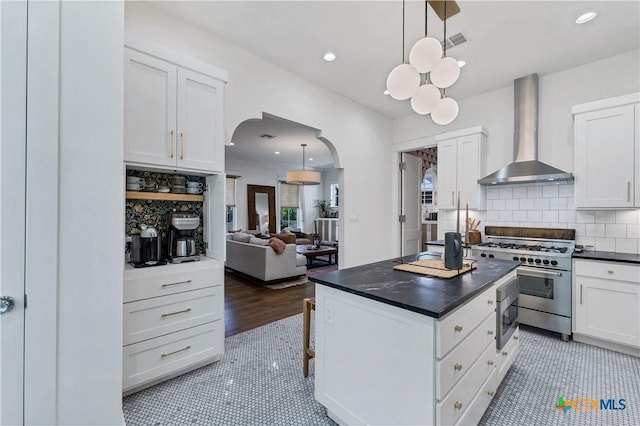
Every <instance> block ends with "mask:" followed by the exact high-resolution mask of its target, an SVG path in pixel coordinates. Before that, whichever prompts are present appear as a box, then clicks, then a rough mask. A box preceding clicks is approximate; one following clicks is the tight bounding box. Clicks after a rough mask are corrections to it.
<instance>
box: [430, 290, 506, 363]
mask: <svg viewBox="0 0 640 426" xmlns="http://www.w3.org/2000/svg"><path fill="white" fill-rule="evenodd" d="M495 309H496V287H495V285H494V286H491V287H490V288H489V289H488V290H486V291H484V292H483V293H481V294H480V295H479V296H477V297H475V298H474V299H472V300H471V301H470V302H468V303H466V304H465V305H463V306H462V307H461V308H459V309H458V310H456V311H455V312H453V313H451V314H450V315H447V316H446V317H444V318H443V319H442V320H441V321H436V358H444V356H445V355H446V354H447V353H448V352H449V351H450V350H451V349H453V347H455V346H456V345H457V344H458V343H460V342H462V341H463V340H464V338H465V337H467V336H468V335H469V334H470V333H471V332H472V331H473V330H474V329H475V328H476V326H477V325H478V324H480V323H481V322H482V321H483V320H484V319H485V318H486V317H487V315H489V314H490V313H492V312H493V313H495Z"/></svg>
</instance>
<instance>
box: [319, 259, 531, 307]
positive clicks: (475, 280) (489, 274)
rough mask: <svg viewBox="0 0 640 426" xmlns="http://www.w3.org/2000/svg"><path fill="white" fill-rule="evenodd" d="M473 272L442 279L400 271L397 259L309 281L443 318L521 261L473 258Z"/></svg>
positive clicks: (406, 260)
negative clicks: (397, 268)
mask: <svg viewBox="0 0 640 426" xmlns="http://www.w3.org/2000/svg"><path fill="white" fill-rule="evenodd" d="M417 256H420V258H421V259H428V258H439V257H440V253H429V252H424V253H420V254H419V255H412V256H406V257H404V261H405V262H411V261H413V260H416V257H417ZM474 259H475V260H477V265H478V267H477V269H474V270H473V272H467V273H466V274H463V275H460V276H457V277H455V278H450V279H443V278H435V277H427V276H423V275H419V274H414V273H411V272H405V271H397V270H395V269H393V266H395V265H397V264H398V263H399V258H398V259H391V260H385V261H382V262H376V263H371V264H368V265H362V266H356V267H353V268H347V269H341V270H338V271H333V272H328V273H326V274H321V275H316V276H313V277H309V280H310V281H313V282H316V283H318V284H322V285H326V286H328V287H333V288H335V289H338V290H343V291H346V292H349V293H353V294H356V295H358V296H362V297H366V298H368V299H372V300H376V301H379V302H382V303H387V304H389V305H393V306H397V307H399V308H403V309H407V310H409V311H413V312H417V313H420V314H423V315H427V316H430V317H433V318H442V317H443V316H445V315H447V314H448V313H449V312H451V311H452V310H454V309H455V308H457V307H458V306H460V305H462V304H464V303H465V302H467V301H468V300H470V299H472V298H473V297H475V296H476V295H478V294H479V293H481V292H482V291H483V290H485V289H486V288H487V287H488V286H490V285H491V284H492V283H494V282H495V281H497V280H498V279H500V278H501V277H503V276H505V275H506V274H508V273H509V272H511V271H513V270H514V269H516V268H517V267H518V266H520V262H514V261H512V260H497V259H486V258H474Z"/></svg>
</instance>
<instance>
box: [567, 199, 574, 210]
mask: <svg viewBox="0 0 640 426" xmlns="http://www.w3.org/2000/svg"><path fill="white" fill-rule="evenodd" d="M575 209H576V200H575V198H573V197H567V210H575Z"/></svg>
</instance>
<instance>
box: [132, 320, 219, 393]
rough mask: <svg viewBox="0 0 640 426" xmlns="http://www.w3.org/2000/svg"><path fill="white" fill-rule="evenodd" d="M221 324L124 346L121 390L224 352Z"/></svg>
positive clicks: (209, 324) (208, 325)
mask: <svg viewBox="0 0 640 426" xmlns="http://www.w3.org/2000/svg"><path fill="white" fill-rule="evenodd" d="M223 340H224V324H223V322H222V321H215V322H210V323H207V324H204V325H201V326H198V327H193V328H189V329H187V330H183V331H179V332H177V333H172V334H168V335H166V336H162V337H157V338H155V339H151V340H146V341H144V342H141V343H136V344H134V345H129V346H125V347H124V349H123V381H122V385H123V388H124V390H125V391H126V390H128V389H131V388H133V387H135V386H138V385H141V384H143V383H146V382H149V381H151V380H154V379H157V378H160V377H162V376H165V375H169V374H171V373H173V372H175V371H178V370H180V369H183V368H187V367H189V366H191V365H193V364H197V363H200V362H202V361H206V360H207V359H212V358H214V357H216V356H217V355H221V354H222V352H223Z"/></svg>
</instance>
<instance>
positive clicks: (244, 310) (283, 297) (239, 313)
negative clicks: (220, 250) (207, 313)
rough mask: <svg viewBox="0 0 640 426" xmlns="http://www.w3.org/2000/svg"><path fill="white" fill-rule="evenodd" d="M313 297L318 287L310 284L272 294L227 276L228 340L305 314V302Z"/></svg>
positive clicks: (261, 287) (256, 285)
mask: <svg viewBox="0 0 640 426" xmlns="http://www.w3.org/2000/svg"><path fill="white" fill-rule="evenodd" d="M314 295H315V287H314V283H311V282H308V283H306V284H303V285H298V286H295V287H288V288H283V289H281V290H272V289H269V288H266V287H263V286H260V285H258V284H255V283H252V282H250V281H247V280H245V279H243V278H241V277H238V276H236V275H234V274H231V273H229V272H225V274H224V319H225V336H227V337H228V336H232V335H234V334H237V333H241V332H243V331H247V330H251V329H252V328H256V327H260V326H261V325H265V324H268V323H270V322H273V321H278V320H280V319H283V318H286V317H290V316H292V315H296V314H299V313H301V312H302V299H304V298H305V297H314ZM301 333H302V331H301ZM301 335H302V334H301Z"/></svg>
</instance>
